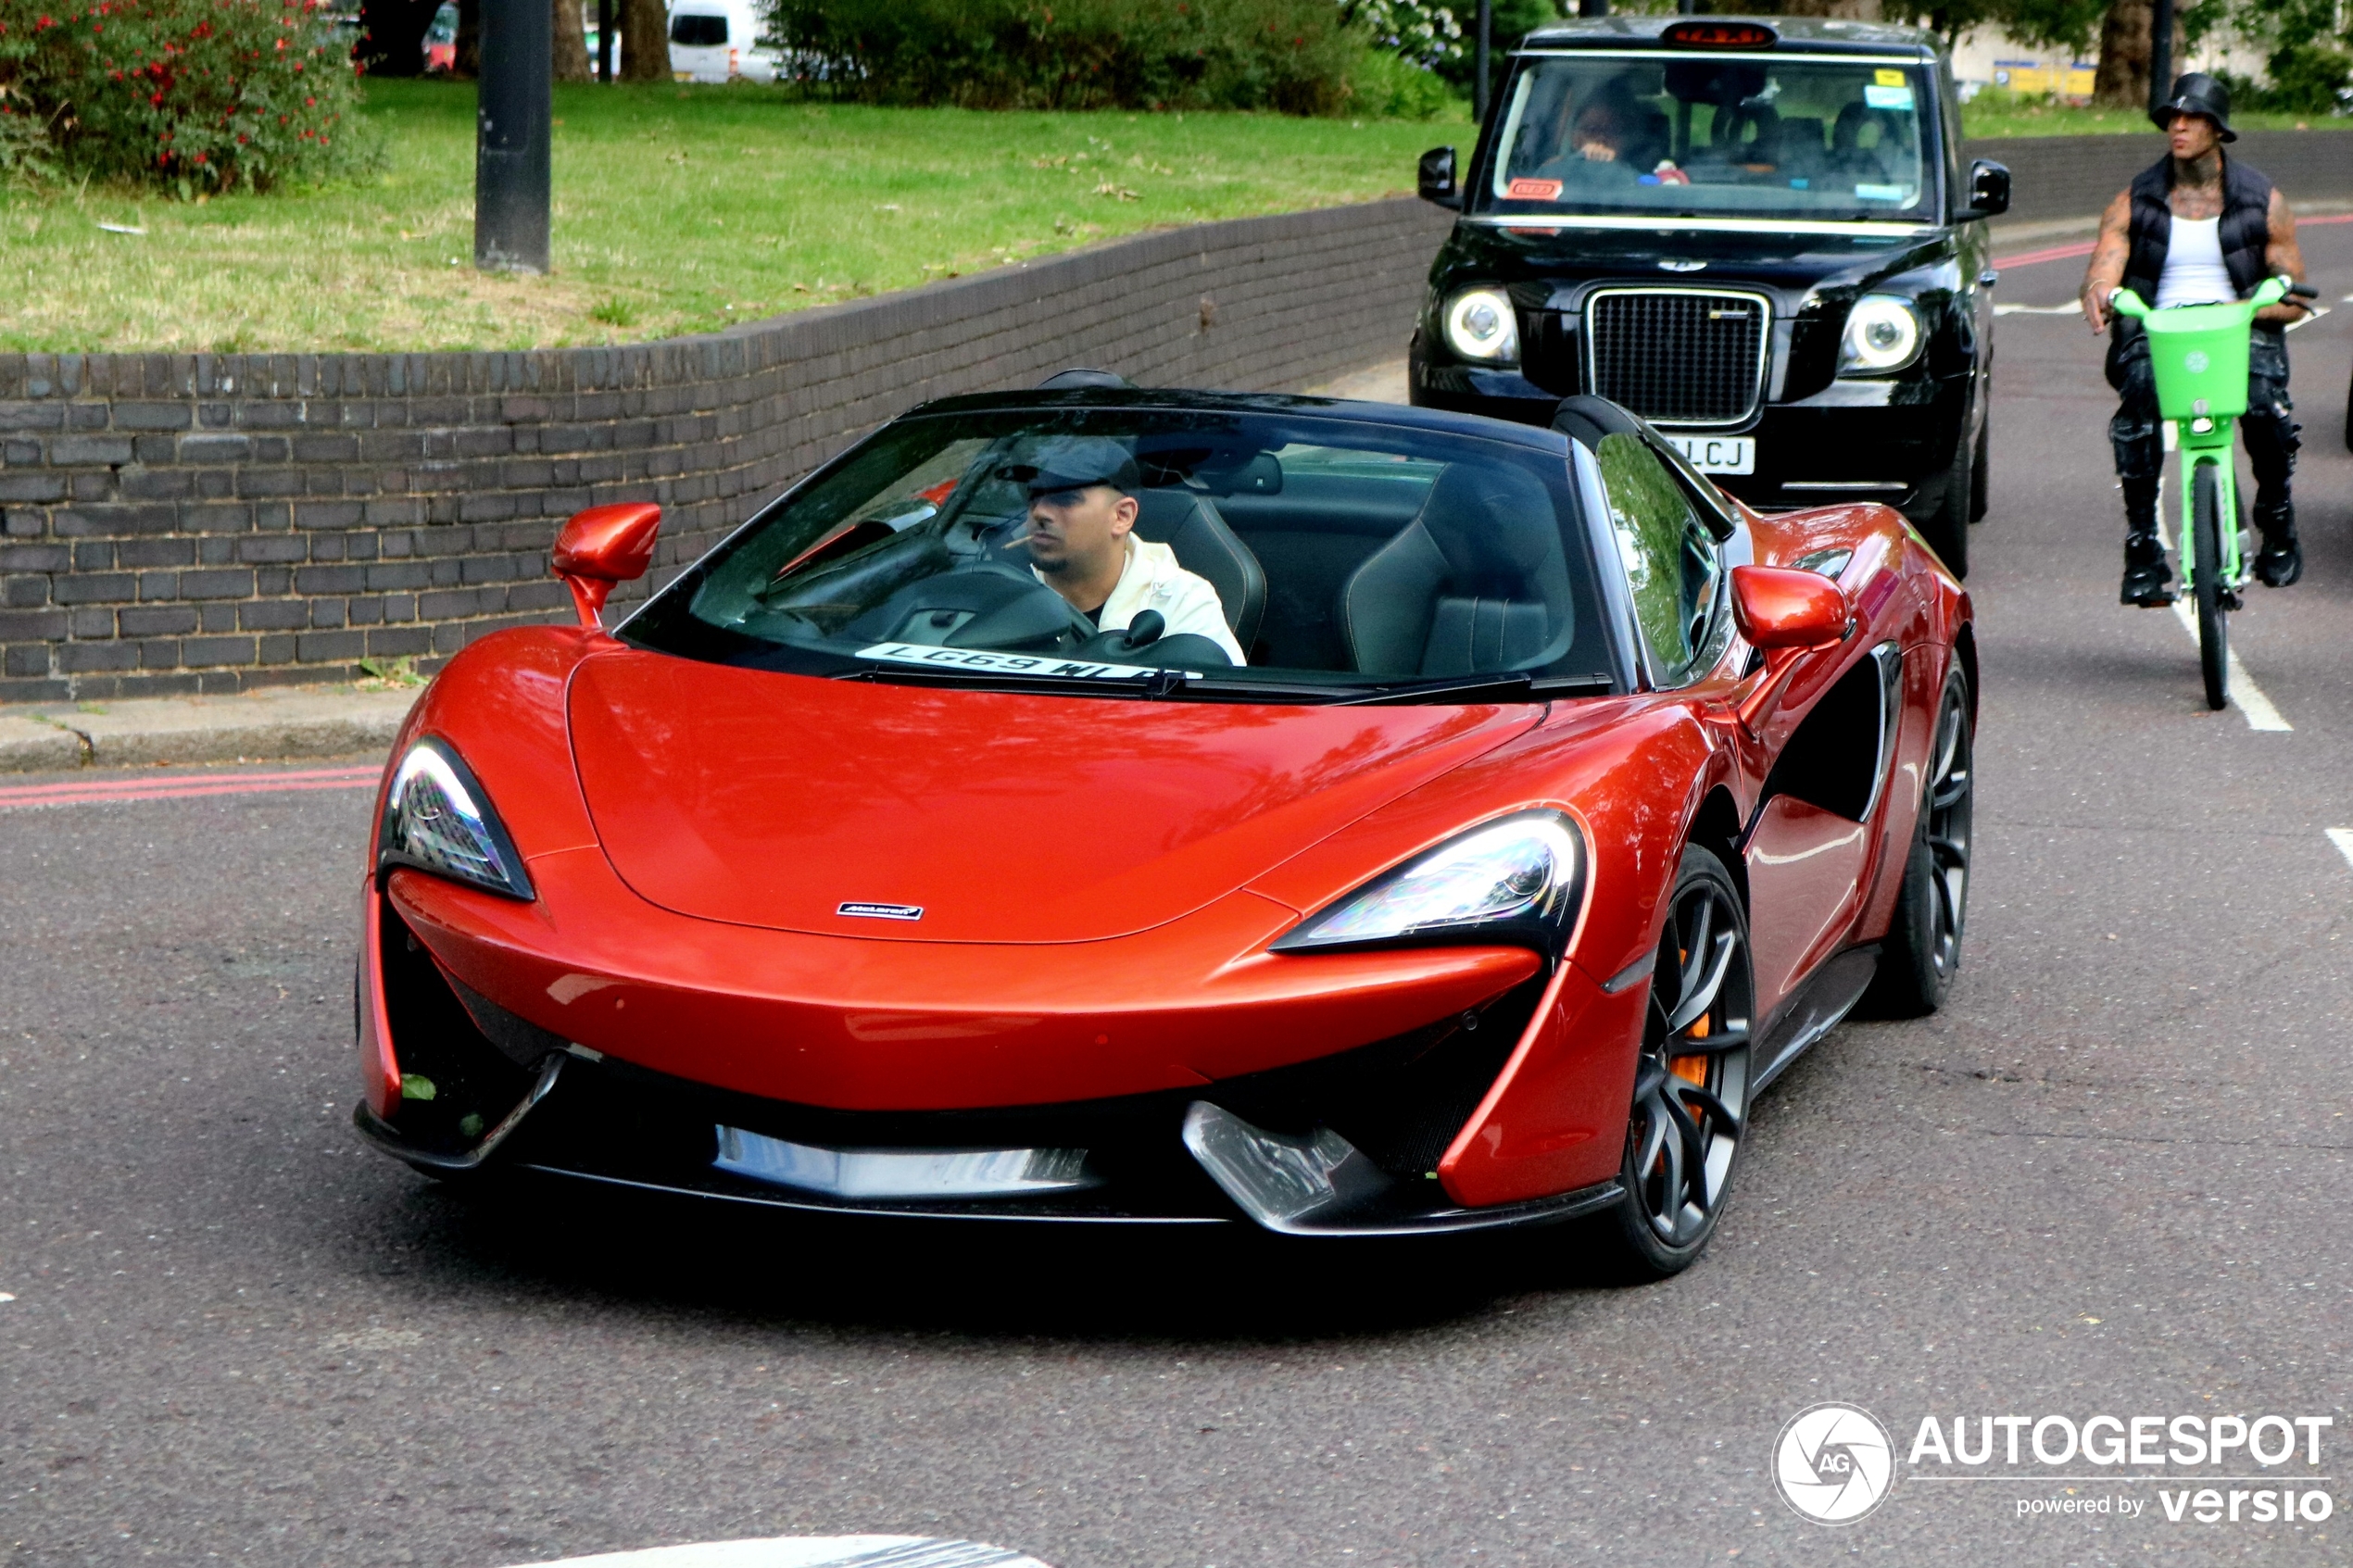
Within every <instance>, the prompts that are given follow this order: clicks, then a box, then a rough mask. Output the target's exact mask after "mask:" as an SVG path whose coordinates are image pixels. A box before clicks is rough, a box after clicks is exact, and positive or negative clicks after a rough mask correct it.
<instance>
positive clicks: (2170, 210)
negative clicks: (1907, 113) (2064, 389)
mask: <svg viewBox="0 0 2353 1568" xmlns="http://www.w3.org/2000/svg"><path fill="white" fill-rule="evenodd" d="M2149 118H2150V119H2153V120H2155V121H2156V122H2157V123H2158V125H2159V126H2160V127H2162V128H2163V129H2164V131H2165V132H2166V135H2167V138H2168V140H2169V141H2170V143H2171V146H2170V148H2169V150H2168V153H2167V156H2166V157H2162V158H2160V159H2158V161H2157V162H2156V163H2155V164H2154V165H2152V166H2151V167H2149V168H2148V169H2144V170H2143V171H2142V172H2141V174H2140V175H2139V176H2138V177H2137V178H2136V179H2134V180H2133V183H2132V184H2131V185H2130V186H2129V187H2128V188H2126V189H2125V190H2124V191H2122V192H2120V194H2118V195H2117V198H2116V199H2115V200H2114V201H2112V202H2110V203H2109V204H2108V211H2107V212H2106V213H2105V214H2104V215H2102V217H2101V219H2100V234H2099V240H2098V243H2097V244H2096V245H2095V246H2094V247H2093V251H2092V264H2091V267H2090V268H2089V269H2088V270H2086V271H2085V273H2084V275H2083V314H2084V315H2085V316H2086V317H2087V318H2089V319H2090V320H2091V323H2092V330H2093V331H2094V332H2108V333H2109V337H2108V384H2109V385H2110V386H2112V387H2114V388H2116V390H2117V392H2118V393H2119V394H2120V402H2119V404H2118V407H2117V410H2116V417H2115V418H2114V419H2112V420H2109V421H2108V442H2109V445H2112V446H2114V447H2115V449H2116V476H2117V478H2118V480H2119V481H2120V482H2121V483H2122V487H2123V490H2124V588H2123V593H2122V595H2121V597H2122V599H2123V602H2124V603H2126V604H2128V605H2143V606H2158V605H2168V604H2171V603H2172V602H2173V591H2172V589H2171V587H2169V586H2168V584H2169V583H2171V581H2172V573H2171V571H2168V570H2167V568H2166V565H2165V550H2164V546H2162V545H2161V544H2159V543H2158V534H2157V492H2158V475H2159V474H2160V473H2161V472H2162V471H2163V469H2164V466H2165V451H2164V446H2163V444H2162V442H2161V441H2160V439H2159V436H2158V412H2157V384H2156V382H2155V380H2154V378H2153V377H2152V376H2151V374H2150V370H2149V350H2148V338H2147V334H2146V333H2145V332H2143V331H2142V328H2141V324H2140V323H2139V322H2138V321H2134V320H2130V319H2129V318H2124V317H2119V316H2116V315H2114V314H2113V313H2112V312H2111V311H2110V310H2109V308H2108V295H2109V294H2110V293H2111V292H2112V291H2114V290H2115V289H2116V288H2117V287H2118V286H2119V285H2122V286H2124V287H2127V288H2130V289H2132V290H2133V292H2134V293H2135V294H2137V295H2140V296H2141V298H2142V299H2144V300H2145V301H2147V302H2148V303H2150V304H2151V305H2155V306H2158V307H2169V306H2175V305H2208V304H2213V303H2217V302H2219V301H2223V300H2233V299H2245V298H2246V297H2247V296H2248V295H2251V294H2253V293H2254V292H2255V287H2256V285H2257V284H2258V283H2259V282H2262V280H2264V279H2265V278H2269V277H2273V276H2276V275H2280V274H2285V275H2286V276H2288V277H2290V278H2294V279H2296V280H2297V281H2299V282H2301V281H2302V279H2303V277H2304V257H2303V253H2302V252H2300V251H2299V250H2298V249H2297V248H2296V216H2295V214H2294V213H2292V212H2290V211H2289V210H2288V205H2287V198H2286V197H2285V196H2283V195H2282V194H2280V193H2279V190H2278V189H2277V187H2275V186H2274V185H2272V183H2271V181H2270V180H2268V179H2266V178H2265V177H2264V176H2263V175H2262V174H2261V173H2259V172H2258V171H2257V170H2256V169H2251V168H2249V167H2248V166H2247V165H2246V164H2243V163H2238V162H2235V161H2233V160H2232V159H2230V158H2228V157H2224V156H2223V153H2222V144H2224V143H2226V142H2234V141H2236V140H2238V137H2237V135H2236V134H2235V133H2234V132H2233V131H2232V130H2231V95H2230V93H2229V92H2228V90H2226V89H2225V88H2224V87H2223V86H2222V84H2221V82H2217V81H2215V80H2214V79H2213V78H2212V77H2210V76H2208V75H2207V74H2205V73H2204V72H2203V71H2192V72H2190V73H2189V74H2188V75H2186V76H2183V77H2181V78H2180V79H2178V80H2177V81H2175V82H2174V83H2173V95H2172V97H2171V100H2170V101H2169V102H2167V103H2166V104H2165V105H2164V106H2163V107H2161V108H2158V109H2155V110H2152V111H2151V112H2150V115H2149ZM2304 308H2305V307H2304V306H2303V305H2302V304H2301V303H2300V302H2296V301H2289V302H2287V303H2284V304H2281V305H2274V306H2271V307H2268V308H2266V309H2264V310H2262V311H2260V312H2259V313H2258V314H2257V316H2256V318H2255V335H2254V341H2253V343H2252V345H2251V346H2250V349H2249V353H2248V359H2247V409H2246V417H2245V418H2243V419H2241V420H2239V421H2238V425H2239V430H2240V432H2241V433H2242V435H2243V436H2244V438H2245V440H2246V455H2247V458H2248V460H2249V462H2250V463H2251V464H2252V466H2253V467H2254V470H2255V486H2256V489H2255V522H2256V526H2257V527H2258V528H2259V529H2260V530H2261V531H2262V534H2263V548H2262V552H2261V553H2260V554H2259V555H2258V556H2257V557H2256V558H2255V574H2256V575H2257V576H2258V577H2260V578H2261V579H2262V580H2263V582H2264V583H2265V584H2266V585H2268V586H2270V587H2273V588H2284V587H2286V586H2287V585H2288V584H2289V583H2293V582H2295V581H2296V579H2297V578H2298V577H2300V576H2302V575H2303V574H2304V554H2303V551H2302V549H2301V548H2300V547H2299V546H2298V545H2297V543H2296V508H2295V506H2294V504H2293V503H2292V502H2291V501H2290V499H2289V496H2288V476H2289V475H2290V474H2292V473H2293V472H2295V470H2296V445H2297V442H2296V432H2297V430H2298V429H2299V428H2300V427H2299V426H2297V424H2296V420H2295V419H2294V409H2295V405H2294V404H2293V403H2291V402H2290V401H2289V399H2288V390H2287V339H2286V336H2285V333H2286V330H2287V325H2288V323H2289V322H2291V321H2294V320H2296V318H2297V317H2298V315H2300V314H2301V313H2302V312H2303V310H2304Z"/></svg>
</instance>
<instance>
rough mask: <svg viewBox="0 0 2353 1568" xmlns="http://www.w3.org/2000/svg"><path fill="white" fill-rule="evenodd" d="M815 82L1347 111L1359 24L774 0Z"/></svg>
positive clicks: (1055, 0)
mask: <svg viewBox="0 0 2353 1568" xmlns="http://www.w3.org/2000/svg"><path fill="white" fill-rule="evenodd" d="M772 31H773V32H774V36H775V37H776V38H777V40H778V41H779V42H780V43H781V44H783V46H784V47H785V49H786V51H787V52H789V53H790V54H791V55H793V56H796V57H797V58H798V59H799V60H800V61H801V62H803V64H804V66H805V67H807V68H809V69H810V75H811V77H812V80H813V81H815V82H822V83H823V84H824V86H825V87H826V88H828V89H830V90H832V91H834V92H836V93H837V94H841V95H843V96H846V97H852V98H858V99H862V100H865V101H868V102H875V103H900V104H957V105H962V106H964V107H971V108H1031V107H1034V108H1074V109H1075V108H1106V107H1122V108H1163V107H1165V108H1187V107H1202V108H1212V107H1214V108H1272V109H1279V110H1282V111H1285V112H1288V113H1295V114H1331V113H1337V112H1340V111H1341V110H1342V109H1344V108H1346V107H1347V106H1348V102H1349V98H1350V95H1351V93H1350V81H1351V77H1352V74H1353V71H1354V69H1355V68H1356V67H1357V65H1358V63H1359V61H1361V59H1362V58H1363V56H1364V55H1365V50H1366V48H1367V47H1368V44H1369V31H1368V30H1367V29H1366V28H1365V26H1364V24H1363V23H1361V22H1354V21H1352V20H1350V19H1348V18H1347V17H1346V16H1344V15H1343V14H1342V11H1341V9H1340V6H1337V5H1335V4H1334V3H1333V0H775V4H774V12H773V21H772Z"/></svg>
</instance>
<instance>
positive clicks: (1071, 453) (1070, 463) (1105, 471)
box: [1024, 435, 1140, 495]
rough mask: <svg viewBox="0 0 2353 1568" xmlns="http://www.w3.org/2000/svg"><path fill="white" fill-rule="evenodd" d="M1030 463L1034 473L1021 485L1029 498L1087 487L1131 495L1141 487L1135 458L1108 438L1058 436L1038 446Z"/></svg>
mask: <svg viewBox="0 0 2353 1568" xmlns="http://www.w3.org/2000/svg"><path fill="white" fill-rule="evenodd" d="M1032 461H1033V462H1034V463H1035V464H1036V467H1037V471H1036V472H1035V473H1033V474H1031V475H1030V476H1029V478H1028V479H1027V480H1026V481H1025V482H1024V483H1025V484H1026V487H1027V488H1028V491H1029V493H1030V494H1031V495H1051V494H1052V493H1053V492H1055V491H1057V490H1084V489H1086V488H1087V487H1088V485H1090V484H1108V485H1110V486H1111V487H1112V488H1113V489H1114V490H1118V491H1121V492H1123V493H1126V494H1131V495H1132V494H1133V493H1134V492H1135V490H1136V489H1137V487H1138V485H1139V483H1140V479H1139V474H1138V473H1137V470H1136V458H1135V456H1134V454H1132V453H1130V452H1129V451H1128V450H1127V448H1126V447H1125V446H1122V445H1120V444H1119V443H1118V442H1116V441H1114V440H1112V439H1111V438H1110V437H1109V436H1103V435H1058V436H1055V437H1053V438H1052V439H1051V440H1048V441H1041V442H1039V443H1038V450H1037V453H1036V454H1035V456H1034V457H1033V458H1032Z"/></svg>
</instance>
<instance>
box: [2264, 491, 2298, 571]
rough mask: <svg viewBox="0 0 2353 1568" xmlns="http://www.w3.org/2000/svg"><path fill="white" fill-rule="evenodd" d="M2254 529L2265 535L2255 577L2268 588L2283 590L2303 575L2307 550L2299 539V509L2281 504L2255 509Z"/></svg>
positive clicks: (2284, 503) (2285, 503)
mask: <svg viewBox="0 0 2353 1568" xmlns="http://www.w3.org/2000/svg"><path fill="white" fill-rule="evenodd" d="M2255 526H2256V527H2258V528H2259V529H2261V530H2262V531H2263V548H2262V550H2261V551H2260V552H2259V554H2258V555H2257V556H2256V558H2255V575H2256V576H2258V577H2260V578H2261V579H2262V580H2263V585H2264V586H2265V587H2267V588H2284V587H2286V586H2287V585H2288V584H2289V583H2293V582H2295V581H2296V579H2297V578H2299V577H2301V576H2303V575H2304V546H2302V545H2300V544H2298V543H2297V542H2296V508H2295V507H2294V506H2293V505H2292V504H2290V503H2288V502H2286V501H2282V502H2280V503H2279V504H2277V505H2276V506H2268V507H2258V508H2255Z"/></svg>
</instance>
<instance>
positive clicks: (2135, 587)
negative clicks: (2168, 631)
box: [2117, 479, 2173, 609]
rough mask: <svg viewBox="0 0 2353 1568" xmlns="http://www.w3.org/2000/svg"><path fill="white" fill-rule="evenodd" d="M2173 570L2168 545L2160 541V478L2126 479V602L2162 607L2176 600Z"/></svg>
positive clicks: (2121, 596)
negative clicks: (2171, 584)
mask: <svg viewBox="0 0 2353 1568" xmlns="http://www.w3.org/2000/svg"><path fill="white" fill-rule="evenodd" d="M2172 581H2173V573H2172V571H2171V569H2170V568H2168V567H2167V566H2166V564H2165V546H2162V545H2160V544H2158V542H2157V481H2155V480H2153V479H2128V480H2126V481H2124V588H2123V591H2122V592H2121V593H2120V594H2119V595H2118V596H2117V598H2118V601H2119V602H2120V603H2122V604H2128V605H2138V606H2140V607H2141V608H2143V609H2160V608H2164V607H2165V606H2167V605H2170V604H2171V603H2172V602H2173V590H2172V589H2171V588H2170V587H2168V586H2167V584H2168V583H2171V582H2172Z"/></svg>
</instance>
